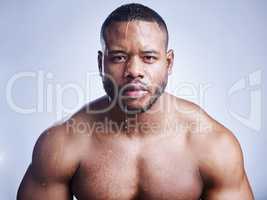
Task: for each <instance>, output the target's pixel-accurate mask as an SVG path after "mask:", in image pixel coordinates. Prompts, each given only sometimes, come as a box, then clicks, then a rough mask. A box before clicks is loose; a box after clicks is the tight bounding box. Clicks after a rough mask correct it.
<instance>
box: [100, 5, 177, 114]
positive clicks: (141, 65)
mask: <svg viewBox="0 0 267 200" xmlns="http://www.w3.org/2000/svg"><path fill="white" fill-rule="evenodd" d="M101 43H102V47H103V49H102V51H103V52H101V51H99V55H98V64H99V70H100V73H101V76H102V80H103V84H104V89H105V91H106V92H107V94H108V95H109V96H110V97H111V98H113V99H114V98H118V99H117V100H118V101H119V102H121V103H122V104H121V105H123V107H124V108H127V110H134V111H145V110H147V109H149V108H150V107H151V106H152V105H153V103H154V102H155V101H156V100H157V98H158V97H159V96H160V95H161V94H162V92H163V91H164V89H165V87H166V84H167V80H168V74H169V73H170V71H171V67H172V63H173V51H172V50H169V51H167V48H168V30H167V27H166V24H165V22H164V20H163V19H162V18H161V17H160V15H159V14H157V13H156V12H155V11H153V10H152V9H150V8H148V7H146V6H143V5H141V4H126V5H123V6H121V7H119V8H117V9H116V10H114V11H113V12H112V13H111V14H110V15H109V16H108V17H107V19H106V20H105V21H104V23H103V25H102V28H101ZM116 89H118V90H116ZM115 91H118V93H116V92H115Z"/></svg>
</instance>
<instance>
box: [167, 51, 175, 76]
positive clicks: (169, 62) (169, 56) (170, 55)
mask: <svg viewBox="0 0 267 200" xmlns="http://www.w3.org/2000/svg"><path fill="white" fill-rule="evenodd" d="M173 60H174V52H173V50H172V49H170V50H168V52H167V67H168V74H171V73H172V66H173Z"/></svg>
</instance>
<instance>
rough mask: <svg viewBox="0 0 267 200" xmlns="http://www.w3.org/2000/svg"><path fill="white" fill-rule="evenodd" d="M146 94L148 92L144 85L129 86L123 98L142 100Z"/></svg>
mask: <svg viewBox="0 0 267 200" xmlns="http://www.w3.org/2000/svg"><path fill="white" fill-rule="evenodd" d="M146 93H148V91H147V89H146V88H145V87H144V86H143V85H140V84H128V85H127V86H126V87H125V89H124V91H123V96H124V97H130V98H140V97H142V96H144V95H145V94H146Z"/></svg>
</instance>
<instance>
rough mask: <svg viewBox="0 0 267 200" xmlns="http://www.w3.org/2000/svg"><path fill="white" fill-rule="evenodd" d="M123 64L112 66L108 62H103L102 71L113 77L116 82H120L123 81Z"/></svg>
mask: <svg viewBox="0 0 267 200" xmlns="http://www.w3.org/2000/svg"><path fill="white" fill-rule="evenodd" d="M123 70H124V68H123V66H118V65H116V66H114V65H110V64H108V63H104V73H105V74H106V75H107V76H108V77H109V78H110V79H113V80H114V81H115V82H116V83H117V84H121V83H122V81H123Z"/></svg>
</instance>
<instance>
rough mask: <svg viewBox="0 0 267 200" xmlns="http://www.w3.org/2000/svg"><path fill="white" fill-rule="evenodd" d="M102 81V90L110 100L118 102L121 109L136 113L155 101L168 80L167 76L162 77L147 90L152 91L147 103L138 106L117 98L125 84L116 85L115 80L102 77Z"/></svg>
mask: <svg viewBox="0 0 267 200" xmlns="http://www.w3.org/2000/svg"><path fill="white" fill-rule="evenodd" d="M102 82H103V87H104V90H105V92H106V94H107V95H108V96H109V98H110V99H111V101H116V103H117V104H119V106H120V107H121V110H123V111H124V112H126V113H129V114H137V113H143V112H146V111H148V110H149V109H150V108H151V107H152V106H153V105H154V104H155V103H156V101H157V99H158V98H159V97H160V96H161V95H162V93H163V92H164V91H165V88H166V86H167V82H168V77H167V76H166V77H164V79H163V80H162V81H160V83H159V84H158V85H157V86H156V87H155V88H154V89H150V90H149V93H152V94H151V95H150V98H149V99H148V100H147V103H145V105H144V106H140V107H133V106H130V105H127V104H121V102H120V100H119V98H120V96H119V94H122V90H123V89H122V88H124V87H125V86H118V85H117V84H116V83H115V82H113V81H111V80H110V79H109V78H103V79H102ZM126 85H127V84H126ZM151 91H152V92H151Z"/></svg>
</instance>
